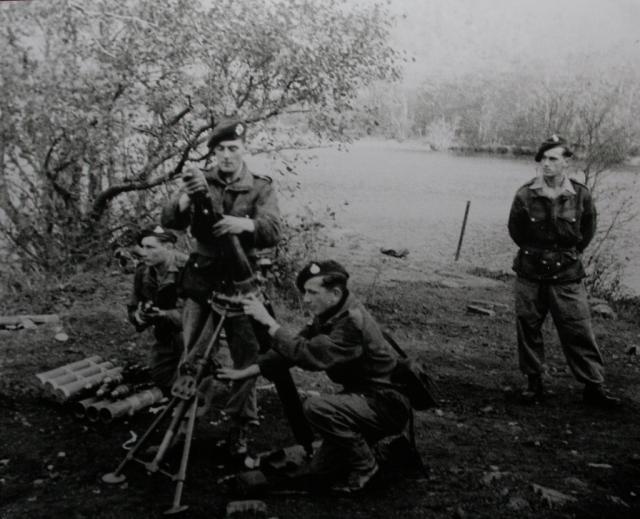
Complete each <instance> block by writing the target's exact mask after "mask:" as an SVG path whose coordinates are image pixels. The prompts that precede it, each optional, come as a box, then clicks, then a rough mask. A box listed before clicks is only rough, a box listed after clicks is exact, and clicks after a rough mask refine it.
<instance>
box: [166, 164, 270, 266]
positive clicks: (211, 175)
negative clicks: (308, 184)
mask: <svg viewBox="0 0 640 519" xmlns="http://www.w3.org/2000/svg"><path fill="white" fill-rule="evenodd" d="M204 175H205V178H206V179H207V183H208V185H209V193H210V194H211V197H212V199H213V206H214V210H215V211H217V212H220V213H223V214H225V215H230V216H240V217H246V218H251V219H253V221H254V223H255V231H254V232H253V233H246V232H245V233H242V234H240V235H239V237H240V242H241V244H242V246H243V248H244V249H245V251H246V252H248V253H250V252H251V249H252V248H257V249H263V248H268V247H273V246H275V245H276V244H277V242H278V240H279V239H280V211H279V209H278V201H277V198H276V193H275V190H274V188H273V184H272V182H271V179H270V178H268V177H264V176H259V175H256V174H254V173H251V172H250V171H249V169H248V167H247V165H246V164H243V165H242V168H241V170H240V174H239V175H238V178H236V179H235V181H234V182H232V183H230V184H227V183H226V182H225V181H224V180H223V179H222V177H221V176H220V172H219V170H218V168H217V167H216V168H213V169H211V170H204ZM181 194H182V193H178V194H177V195H176V196H175V197H173V198H172V199H171V201H170V202H169V203H168V205H167V206H165V207H164V210H163V212H162V225H164V226H165V227H168V228H170V229H177V230H184V229H186V228H187V227H188V226H189V224H190V223H191V218H192V216H193V214H192V211H193V209H192V208H191V207H190V209H189V210H188V211H185V212H184V213H181V212H180V210H179V208H178V201H179V199H180V196H181ZM218 239H222V237H221V238H218ZM218 249H219V245H217V244H216V243H215V240H214V241H213V242H212V243H203V242H200V241H197V242H196V249H195V250H196V252H197V253H199V254H201V255H203V256H208V257H215V256H216V251H217V250H218Z"/></svg>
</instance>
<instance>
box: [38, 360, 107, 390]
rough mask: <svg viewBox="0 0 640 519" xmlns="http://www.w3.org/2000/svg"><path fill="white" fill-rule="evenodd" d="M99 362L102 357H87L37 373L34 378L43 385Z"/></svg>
mask: <svg viewBox="0 0 640 519" xmlns="http://www.w3.org/2000/svg"><path fill="white" fill-rule="evenodd" d="M99 362H102V357H100V356H99V355H94V356H92V357H87V358H86V359H82V360H77V361H76V362H71V363H70V364H65V365H64V366H60V367H59V368H54V369H50V370H49V371H43V372H42V373H38V374H37V375H36V378H37V379H38V380H39V381H40V383H41V384H43V385H44V383H45V382H47V381H48V380H49V379H53V378H56V377H59V376H60V375H64V374H65V373H67V372H68V371H73V370H76V369H82V368H87V367H89V366H91V364H92V363H94V364H97V363H99Z"/></svg>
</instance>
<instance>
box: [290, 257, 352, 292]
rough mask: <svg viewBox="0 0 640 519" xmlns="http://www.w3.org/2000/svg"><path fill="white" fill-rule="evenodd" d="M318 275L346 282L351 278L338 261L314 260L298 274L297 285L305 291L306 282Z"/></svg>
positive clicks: (301, 290)
mask: <svg viewBox="0 0 640 519" xmlns="http://www.w3.org/2000/svg"><path fill="white" fill-rule="evenodd" d="M316 276H331V277H333V278H335V280H336V281H342V282H344V283H346V282H347V280H348V279H349V273H348V272H347V271H346V270H345V268H344V267H343V266H342V265H340V263H338V262H337V261H333V260H327V261H312V262H311V263H308V264H307V265H306V266H305V267H304V268H303V269H302V270H301V271H300V273H299V274H298V277H297V279H296V286H297V287H298V290H300V292H304V284H305V283H306V282H307V281H309V280H310V279H311V278H314V277H316Z"/></svg>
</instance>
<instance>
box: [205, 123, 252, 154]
mask: <svg viewBox="0 0 640 519" xmlns="http://www.w3.org/2000/svg"><path fill="white" fill-rule="evenodd" d="M246 133H247V125H246V124H245V123H243V122H242V121H241V120H240V119H224V120H222V121H220V122H219V123H218V124H216V125H215V126H214V127H213V131H212V132H211V137H209V142H207V146H208V147H209V149H210V150H212V149H213V148H215V147H216V146H217V145H218V144H219V143H221V142H222V141H235V140H236V139H242V140H243V141H244V136H245V134H246Z"/></svg>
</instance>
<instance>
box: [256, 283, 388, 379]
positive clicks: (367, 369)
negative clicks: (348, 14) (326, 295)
mask: <svg viewBox="0 0 640 519" xmlns="http://www.w3.org/2000/svg"><path fill="white" fill-rule="evenodd" d="M274 339H275V340H274V341H273V345H272V348H273V349H272V351H269V352H267V353H266V354H264V355H262V356H261V357H260V360H259V362H258V363H259V364H260V368H261V371H262V372H266V375H267V376H268V372H269V368H270V365H269V363H270V362H271V361H272V360H275V359H276V358H278V357H280V356H282V357H284V358H285V359H287V360H288V361H289V362H290V363H291V364H293V365H296V366H300V367H301V368H303V369H306V370H308V371H326V372H327V375H328V376H329V378H330V379H331V380H332V381H334V382H336V383H338V384H341V385H342V386H344V388H345V390H347V391H362V392H366V391H367V390H369V389H371V390H372V389H375V388H376V387H380V386H388V387H391V386H392V384H391V374H392V372H393V371H394V369H395V367H396V363H397V358H396V356H395V354H394V352H393V351H392V349H391V347H390V346H389V344H388V343H387V342H386V340H385V339H384V337H383V335H382V331H381V330H380V327H379V326H378V324H377V323H376V322H375V320H374V319H373V317H372V316H371V314H370V313H369V312H368V311H367V310H366V309H365V308H364V306H363V305H362V304H361V303H359V302H358V301H357V300H356V299H355V298H354V297H353V296H351V295H349V296H348V297H347V298H346V300H345V301H344V303H343V304H342V305H341V306H340V307H339V308H338V309H337V310H336V311H335V313H333V314H332V315H331V316H330V317H329V318H327V319H322V318H318V317H316V318H315V319H314V320H313V321H312V322H311V323H310V324H309V325H308V326H306V327H305V328H304V329H302V330H301V331H300V332H299V333H297V334H294V333H292V332H290V331H288V330H286V329H285V328H279V329H278V330H277V331H276V333H275V336H274Z"/></svg>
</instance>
